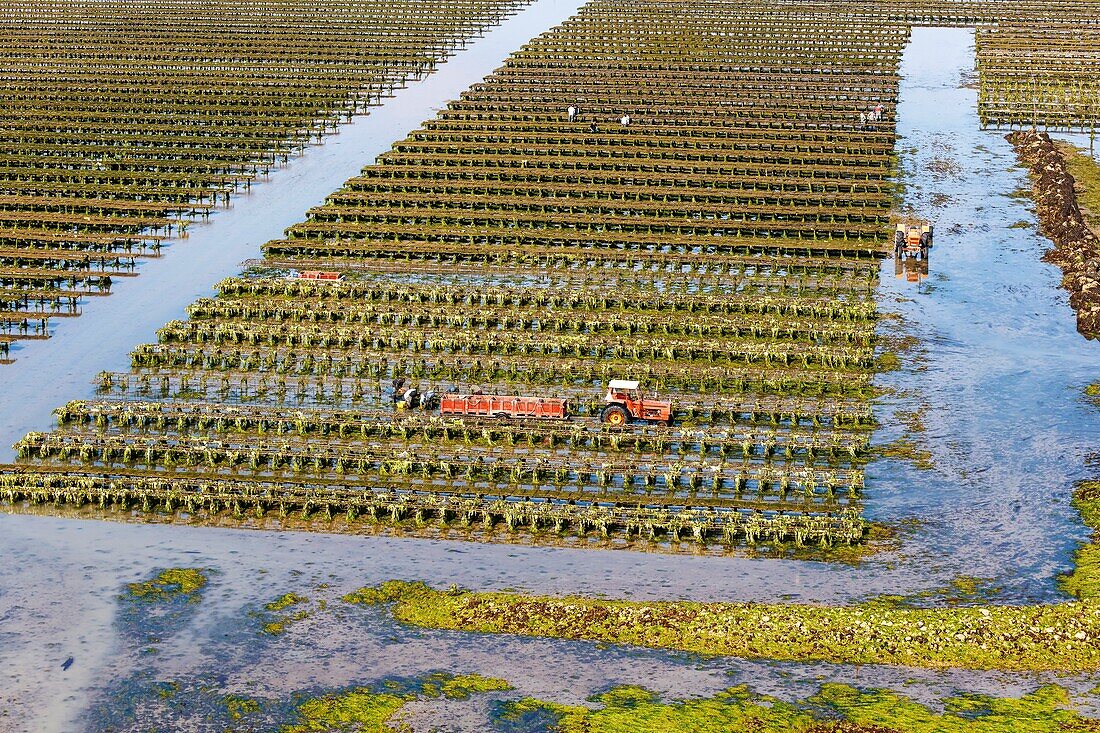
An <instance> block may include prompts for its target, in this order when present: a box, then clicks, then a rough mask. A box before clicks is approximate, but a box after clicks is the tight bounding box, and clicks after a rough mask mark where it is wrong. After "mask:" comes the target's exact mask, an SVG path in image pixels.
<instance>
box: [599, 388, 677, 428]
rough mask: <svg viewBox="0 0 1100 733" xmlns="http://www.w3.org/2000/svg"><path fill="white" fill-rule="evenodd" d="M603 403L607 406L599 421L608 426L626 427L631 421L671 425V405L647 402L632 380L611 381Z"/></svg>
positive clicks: (662, 402)
mask: <svg viewBox="0 0 1100 733" xmlns="http://www.w3.org/2000/svg"><path fill="white" fill-rule="evenodd" d="M603 401H604V402H605V403H606V405H607V406H606V407H604V408H603V411H602V412H601V413H600V420H602V421H603V422H605V423H607V424H608V425H615V426H618V425H626V424H627V423H628V422H630V421H631V420H645V421H646V422H651V423H663V424H665V425H671V424H672V403H671V402H668V401H664V400H647V399H646V398H645V397H644V396H643V395H642V393H641V392H640V391H639V390H638V382H636V381H634V380H633V379H612V380H611V381H610V382H608V383H607V394H606V395H604V398H603Z"/></svg>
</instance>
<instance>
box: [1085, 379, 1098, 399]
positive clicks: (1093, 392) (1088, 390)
mask: <svg viewBox="0 0 1100 733" xmlns="http://www.w3.org/2000/svg"><path fill="white" fill-rule="evenodd" d="M1085 394H1086V395H1088V396H1089V397H1100V382H1093V383H1092V384H1090V385H1089V386H1087V387H1085Z"/></svg>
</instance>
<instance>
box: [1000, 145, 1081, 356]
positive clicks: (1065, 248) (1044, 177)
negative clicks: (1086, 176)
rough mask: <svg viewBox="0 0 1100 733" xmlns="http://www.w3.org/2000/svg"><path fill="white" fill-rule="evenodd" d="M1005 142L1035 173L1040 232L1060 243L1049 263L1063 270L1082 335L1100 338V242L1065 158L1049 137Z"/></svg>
mask: <svg viewBox="0 0 1100 733" xmlns="http://www.w3.org/2000/svg"><path fill="white" fill-rule="evenodd" d="M1005 139H1006V140H1008V141H1009V142H1010V143H1011V144H1012V146H1013V148H1015V150H1016V155H1017V157H1018V158H1019V160H1020V162H1021V163H1023V164H1024V165H1026V166H1027V167H1028V168H1029V169H1030V172H1031V187H1032V192H1033V195H1034V198H1035V204H1036V209H1037V214H1038V216H1039V228H1040V231H1041V232H1042V233H1043V235H1044V236H1046V237H1048V238H1049V239H1050V240H1051V241H1052V242H1054V248H1053V249H1051V250H1050V251H1049V252H1047V253H1046V255H1044V257H1043V259H1044V260H1045V261H1047V262H1051V263H1053V264H1056V265H1058V266H1059V267H1061V268H1062V273H1063V275H1064V277H1063V278H1062V286H1063V287H1064V288H1066V290H1068V291H1069V293H1070V299H1069V301H1070V305H1071V306H1072V307H1073V309H1074V310H1075V311H1076V312H1077V330H1078V331H1080V332H1081V333H1082V334H1083V335H1085V336H1088V337H1093V338H1095V337H1100V239H1098V238H1097V236H1096V234H1094V233H1093V232H1092V230H1091V229H1089V226H1088V224H1087V223H1086V221H1085V218H1084V216H1083V215H1082V214H1081V208H1080V206H1079V205H1078V202H1077V194H1076V193H1075V191H1074V184H1075V181H1074V178H1073V176H1072V175H1071V174H1070V173H1069V170H1068V169H1067V166H1066V159H1065V156H1064V155H1062V153H1061V151H1059V150H1058V148H1057V147H1056V146H1055V145H1054V143H1053V141H1051V139H1050V135H1048V134H1047V133H1045V132H1032V131H1016V132H1011V133H1009V134H1008V135H1006V136H1005Z"/></svg>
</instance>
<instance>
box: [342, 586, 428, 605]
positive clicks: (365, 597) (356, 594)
mask: <svg viewBox="0 0 1100 733" xmlns="http://www.w3.org/2000/svg"><path fill="white" fill-rule="evenodd" d="M417 591H426V592H429V593H430V592H432V590H431V588H429V587H428V584H427V583H424V582H423V581H417V582H413V583H410V582H406V581H403V580H387V581H386V582H384V583H381V584H379V585H375V586H370V587H367V588H360V589H359V590H357V591H353V592H351V593H348V594H347V595H345V596H343V598H342V600H343V601H344V602H345V603H353V604H356V605H359V606H378V605H382V604H384V603H393V602H394V601H396V600H400V599H401V598H406V597H408V596H409V595H410V594H412V593H415V592H417Z"/></svg>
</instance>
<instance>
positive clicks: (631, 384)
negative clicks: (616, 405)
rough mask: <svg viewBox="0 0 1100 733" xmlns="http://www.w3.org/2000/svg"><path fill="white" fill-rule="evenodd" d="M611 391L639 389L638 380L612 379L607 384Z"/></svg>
mask: <svg viewBox="0 0 1100 733" xmlns="http://www.w3.org/2000/svg"><path fill="white" fill-rule="evenodd" d="M607 386H608V388H609V389H638V380H636V379H612V380H611V381H610V382H608V383H607Z"/></svg>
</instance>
